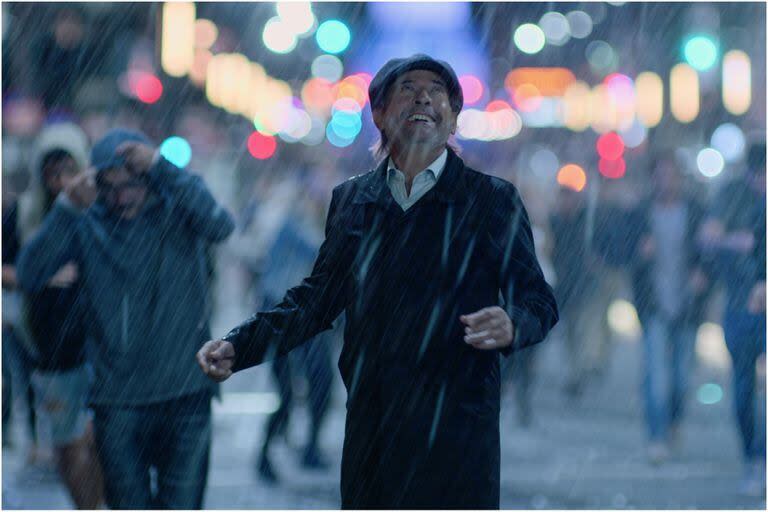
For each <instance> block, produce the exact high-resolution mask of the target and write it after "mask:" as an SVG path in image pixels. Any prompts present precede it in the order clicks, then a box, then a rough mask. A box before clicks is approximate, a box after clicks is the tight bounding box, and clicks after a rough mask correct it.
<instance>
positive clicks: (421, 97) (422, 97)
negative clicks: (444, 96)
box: [416, 89, 432, 105]
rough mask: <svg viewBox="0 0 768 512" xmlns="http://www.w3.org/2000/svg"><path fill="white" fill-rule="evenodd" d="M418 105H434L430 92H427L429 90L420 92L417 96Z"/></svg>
mask: <svg viewBox="0 0 768 512" xmlns="http://www.w3.org/2000/svg"><path fill="white" fill-rule="evenodd" d="M416 104H417V105H431V104H432V98H431V97H430V95H429V92H427V89H421V90H419V93H418V94H417V95H416Z"/></svg>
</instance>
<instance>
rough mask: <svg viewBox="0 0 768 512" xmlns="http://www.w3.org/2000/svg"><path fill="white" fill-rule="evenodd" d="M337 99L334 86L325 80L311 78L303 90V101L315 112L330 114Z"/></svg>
mask: <svg viewBox="0 0 768 512" xmlns="http://www.w3.org/2000/svg"><path fill="white" fill-rule="evenodd" d="M335 99H336V97H335V96H334V93H333V85H332V84H331V82H329V81H328V80H325V79H324V78H310V79H309V80H307V81H306V83H305V84H304V87H302V89H301V101H302V102H303V103H304V105H306V107H307V109H310V110H312V111H314V112H318V113H324V112H328V111H329V110H330V108H331V105H332V104H333V102H334V101H335ZM323 129H325V127H323Z"/></svg>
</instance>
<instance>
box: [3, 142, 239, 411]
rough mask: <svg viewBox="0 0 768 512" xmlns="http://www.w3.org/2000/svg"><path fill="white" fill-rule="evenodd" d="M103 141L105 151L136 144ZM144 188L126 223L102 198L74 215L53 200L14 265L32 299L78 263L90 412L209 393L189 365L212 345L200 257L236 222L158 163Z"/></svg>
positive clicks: (203, 191)
mask: <svg viewBox="0 0 768 512" xmlns="http://www.w3.org/2000/svg"><path fill="white" fill-rule="evenodd" d="M125 133H129V132H125ZM104 139H109V142H110V144H111V151H114V150H115V149H116V148H117V147H118V146H119V145H120V143H122V142H124V141H125V140H136V138H133V139H131V138H130V137H111V138H110V135H109V134H108V135H107V136H106V137H105V138H104ZM96 147H102V144H101V143H97V144H96V145H95V146H94V148H96ZM145 179H146V183H147V187H148V195H147V199H146V202H145V204H144V206H143V208H142V210H141V212H140V213H139V214H138V215H137V216H136V217H135V218H133V219H121V218H119V217H118V216H116V215H114V214H112V213H111V212H110V210H109V208H108V207H107V205H106V204H105V203H104V202H103V200H102V199H101V198H99V199H98V200H97V201H96V202H95V203H94V204H93V205H91V206H90V207H89V208H88V209H86V210H85V211H83V212H81V211H79V210H76V209H75V208H74V207H73V206H72V205H71V204H69V203H68V201H67V200H66V198H65V197H64V196H62V197H60V198H59V199H57V201H56V202H55V204H54V206H53V208H52V210H51V213H50V215H49V216H48V217H47V218H46V220H45V222H44V223H43V226H42V228H41V230H40V232H39V233H38V234H37V235H36V236H35V237H34V238H33V239H32V240H31V241H30V243H29V244H28V245H27V246H26V247H25V248H24V249H23V250H22V253H21V255H20V257H19V261H18V268H17V272H18V276H19V282H20V285H21V287H22V288H23V289H25V290H27V291H32V292H34V291H37V290H39V289H41V288H42V287H43V286H44V285H45V282H47V281H48V279H50V277H51V276H52V275H53V273H54V272H55V271H56V269H58V268H59V267H60V266H61V265H62V264H63V263H65V262H67V261H70V260H74V261H76V262H77V264H78V266H79V268H80V278H81V282H82V288H83V294H84V298H85V300H86V302H87V322H86V324H87V325H86V328H87V330H88V333H89V335H90V336H91V337H92V338H93V340H94V341H95V343H94V348H95V350H94V356H93V364H94V370H95V377H96V381H95V386H94V389H93V392H92V403H94V404H96V405H119V406H132V405H144V404H148V403H155V402H160V401H166V400H171V399H174V398H178V397H182V396H185V395H189V394H192V393H196V392H199V391H203V390H212V389H213V388H214V387H215V384H213V383H212V382H211V381H210V380H209V379H208V378H207V377H206V376H205V375H204V374H203V373H202V372H200V370H199V368H198V367H197V363H196V361H195V354H196V352H197V349H198V348H199V347H200V345H201V344H202V343H203V342H204V341H206V340H207V339H210V332H209V316H210V302H209V294H208V288H209V282H208V281H209V275H208V274H209V273H208V270H207V265H206V250H207V249H208V248H210V247H211V245H212V244H214V243H218V242H221V241H223V240H224V239H225V238H226V237H227V236H229V234H230V233H231V232H232V230H233V229H234V222H233V220H232V217H231V216H230V214H229V213H228V212H227V211H226V210H224V209H223V208H222V207H221V206H219V205H218V204H217V203H216V201H215V199H214V198H213V196H212V195H211V193H210V192H209V191H208V189H207V188H206V186H205V184H204V183H203V180H202V178H200V177H199V176H195V175H193V174H190V173H188V172H186V171H183V170H181V169H179V168H178V167H176V166H174V165H173V164H171V163H170V162H169V161H167V160H165V159H164V158H162V157H161V158H159V160H158V161H157V162H156V163H155V164H154V165H152V167H151V168H150V169H149V170H148V171H147V172H146V174H145Z"/></svg>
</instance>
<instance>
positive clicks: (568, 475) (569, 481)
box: [2, 338, 766, 509]
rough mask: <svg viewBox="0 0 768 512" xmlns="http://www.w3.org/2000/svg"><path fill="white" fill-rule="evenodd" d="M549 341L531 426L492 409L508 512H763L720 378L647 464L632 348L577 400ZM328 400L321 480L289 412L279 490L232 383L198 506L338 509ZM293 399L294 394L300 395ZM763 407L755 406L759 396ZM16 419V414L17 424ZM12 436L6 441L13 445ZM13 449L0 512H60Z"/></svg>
mask: <svg viewBox="0 0 768 512" xmlns="http://www.w3.org/2000/svg"><path fill="white" fill-rule="evenodd" d="M561 348H562V347H561V346H560V345H559V341H558V340H557V339H556V338H555V339H551V340H549V341H547V342H546V345H544V346H542V347H541V349H540V350H539V352H538V353H537V362H536V364H537V375H536V381H535V383H534V385H533V391H532V402H533V417H532V422H531V425H530V426H529V427H528V428H523V427H522V426H521V424H520V421H519V417H518V410H517V407H516V403H515V399H514V393H513V392H512V389H508V390H507V392H506V393H505V396H504V403H503V405H502V417H501V430H502V457H501V460H502V471H501V504H502V507H503V508H515V509H547V508H557V509H562V508H569V509H570V508H575V509H583V508H588V509H594V508H610V509H625V508H626V509H632V508H638V509H723V508H724V509H764V508H765V505H766V504H765V500H764V499H763V498H754V497H749V496H745V495H743V494H740V493H739V481H740V478H741V476H742V466H741V463H740V459H739V445H738V437H737V433H736V429H735V424H734V422H733V419H732V416H731V412H730V408H731V406H732V404H731V398H730V395H729V393H730V384H729V375H728V372H727V371H726V370H722V369H717V368H714V367H710V366H705V365H703V364H702V363H699V364H698V365H697V368H696V370H695V372H694V375H693V377H692V382H691V394H690V398H689V401H688V413H687V416H686V418H685V420H684V422H683V425H682V436H681V439H680V442H679V445H678V447H677V449H676V450H675V452H673V455H672V457H671V458H670V459H669V461H668V462H666V463H665V464H662V465H660V466H653V465H651V464H649V462H648V459H647V456H646V445H645V437H644V430H643V423H642V416H641V411H642V409H641V401H640V398H641V396H640V393H639V385H638V384H639V378H640V373H639V371H640V367H639V365H638V361H640V355H641V354H640V348H641V347H640V345H639V343H637V342H620V343H615V344H614V345H613V351H612V357H611V366H610V368H609V370H608V372H607V373H605V374H604V375H603V377H602V379H601V380H600V381H596V382H593V383H592V384H591V385H590V386H589V387H588V388H587V389H586V390H585V392H584V394H583V395H582V396H581V398H580V399H579V400H573V399H570V398H567V396H566V395H565V394H564V393H563V385H564V382H565V374H566V371H565V369H566V363H565V359H564V358H565V355H564V351H563V350H561ZM705 383H713V384H717V385H719V386H720V387H721V388H722V389H723V391H724V396H723V399H722V400H720V401H719V402H717V403H714V404H711V405H705V404H703V403H701V402H699V401H698V400H697V399H696V391H697V390H698V389H699V388H700V387H701V386H702V385H703V384H705ZM336 386H337V387H336V388H335V395H334V400H333V405H332V410H331V413H330V414H329V418H328V422H327V425H326V427H325V429H324V431H323V435H322V439H321V443H322V447H323V449H324V451H325V453H326V455H327V456H328V458H329V460H330V462H331V463H332V466H331V469H330V470H329V471H328V472H325V473H322V472H321V473H318V472H313V471H307V470H305V469H303V468H302V466H301V464H300V461H301V447H302V443H303V439H304V438H305V436H306V426H307V415H306V413H305V411H304V409H303V408H298V409H296V410H295V412H294V415H293V417H292V420H291V424H290V428H289V432H288V435H287V439H286V440H285V441H283V440H280V441H279V442H277V443H276V444H275V446H274V448H273V451H272V455H273V460H274V463H275V466H276V470H277V471H278V473H279V474H280V476H281V477H282V478H281V483H279V484H278V485H275V486H270V485H267V484H265V483H264V482H262V481H260V480H259V479H258V477H257V476H256V474H255V472H254V470H253V466H254V454H255V451H256V449H257V447H258V446H259V443H260V441H261V437H262V429H263V425H264V421H265V418H266V413H267V412H269V411H270V410H273V409H274V407H275V406H276V403H277V402H276V401H277V397H276V395H275V394H274V387H273V385H272V383H271V380H270V374H269V370H268V368H267V367H262V368H255V369H251V370H248V371H246V372H243V373H241V374H238V375H235V376H234V377H233V378H232V379H230V381H228V382H226V383H225V385H224V386H223V387H222V392H223V393H222V398H223V400H222V401H221V402H217V403H215V404H214V441H213V447H212V464H211V471H210V476H209V481H208V490H207V493H206V499H205V506H206V508H213V509H250V508H270V509H282V508H290V509H300V508H308V509H328V508H338V507H339V504H340V499H339V495H338V479H339V463H340V459H341V443H342V438H343V431H344V430H343V426H344V406H343V403H344V393H343V389H342V388H341V387H340V384H339V381H338V379H337V380H336ZM299 395H301V391H299ZM760 399H761V403H764V402H765V396H761V397H760ZM19 416H20V415H18V414H17V418H18V417H19ZM20 428H21V427H20V426H19V425H14V434H15V438H16V439H19V440H20V439H21V438H23V436H22V435H20V434H21V431H20ZM24 448H25V447H24V445H23V442H22V441H21V440H20V441H18V442H17V443H16V446H15V447H14V448H4V449H3V459H2V470H3V473H2V488H3V498H2V505H3V508H24V509H60V508H70V507H71V503H70V501H69V498H68V497H67V495H66V493H65V491H64V489H63V487H62V485H61V483H60V482H59V480H58V479H57V478H56V477H55V475H53V474H51V473H50V472H45V471H43V472H41V471H38V470H35V469H34V468H30V467H29V466H27V465H25V458H24V454H25V449H24Z"/></svg>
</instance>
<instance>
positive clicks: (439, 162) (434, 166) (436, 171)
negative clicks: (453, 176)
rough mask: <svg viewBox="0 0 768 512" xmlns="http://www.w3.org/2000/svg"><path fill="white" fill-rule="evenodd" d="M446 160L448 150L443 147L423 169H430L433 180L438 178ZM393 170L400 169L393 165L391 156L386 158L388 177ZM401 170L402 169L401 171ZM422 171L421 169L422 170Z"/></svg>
mask: <svg viewBox="0 0 768 512" xmlns="http://www.w3.org/2000/svg"><path fill="white" fill-rule="evenodd" d="M447 160H448V150H447V149H444V150H443V152H442V153H440V156H438V157H437V158H436V159H435V161H434V162H432V163H431V164H429V165H428V166H427V168H426V169H424V171H430V172H431V173H432V175H433V176H434V177H435V181H437V180H438V178H440V174H441V173H442V172H443V169H445V162H446V161H447ZM393 170H395V171H399V170H400V169H398V168H397V166H395V161H394V160H392V157H388V158H387V178H390V177H391V176H392V174H393V172H392V171H393ZM401 172H402V171H401ZM422 172H423V171H422Z"/></svg>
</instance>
